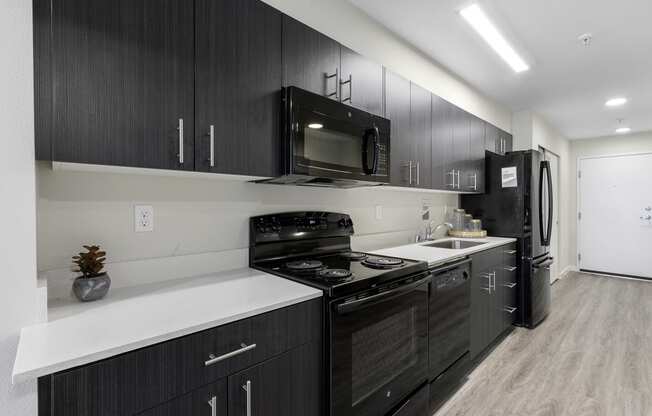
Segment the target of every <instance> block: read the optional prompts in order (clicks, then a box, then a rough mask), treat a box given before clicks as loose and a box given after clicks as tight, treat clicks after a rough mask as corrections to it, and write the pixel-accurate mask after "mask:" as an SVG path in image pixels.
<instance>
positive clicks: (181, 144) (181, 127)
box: [177, 118, 183, 165]
mask: <svg viewBox="0 0 652 416" xmlns="http://www.w3.org/2000/svg"><path fill="white" fill-rule="evenodd" d="M177 130H178V131H179V154H178V156H179V164H181V165H183V119H182V118H180V119H179V126H178V127H177Z"/></svg>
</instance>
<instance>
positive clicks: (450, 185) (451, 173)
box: [446, 170, 455, 189]
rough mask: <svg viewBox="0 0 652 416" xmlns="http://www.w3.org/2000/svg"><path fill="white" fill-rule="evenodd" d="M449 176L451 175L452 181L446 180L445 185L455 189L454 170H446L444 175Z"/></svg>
mask: <svg viewBox="0 0 652 416" xmlns="http://www.w3.org/2000/svg"><path fill="white" fill-rule="evenodd" d="M449 176H451V177H452V178H453V183H448V180H447V181H446V186H447V187H451V188H453V189H455V171H454V170H451V171H450V172H448V173H447V174H446V177H449Z"/></svg>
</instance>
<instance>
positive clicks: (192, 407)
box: [137, 379, 228, 416]
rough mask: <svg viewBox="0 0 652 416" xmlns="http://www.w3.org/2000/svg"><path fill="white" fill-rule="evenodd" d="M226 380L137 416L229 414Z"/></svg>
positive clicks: (209, 415) (207, 415)
mask: <svg viewBox="0 0 652 416" xmlns="http://www.w3.org/2000/svg"><path fill="white" fill-rule="evenodd" d="M227 400H228V398H227V383H226V379H223V380H220V381H219V382H217V383H213V384H209V385H207V386H204V387H202V388H200V389H197V390H195V391H193V392H192V393H188V394H185V395H183V396H181V397H177V398H176V399H173V400H170V401H169V402H166V403H164V404H162V405H160V406H156V407H154V408H152V409H149V410H146V411H144V412H142V413H138V415H137V416H211V415H214V414H215V415H226V414H227V413H226V412H227Z"/></svg>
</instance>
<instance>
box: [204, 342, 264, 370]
mask: <svg viewBox="0 0 652 416" xmlns="http://www.w3.org/2000/svg"><path fill="white" fill-rule="evenodd" d="M240 346H241V347H242V348H240V349H237V350H235V351H231V352H227V353H226V354H223V355H220V356H219V357H216V356H214V355H213V354H211V355H209V356H208V358H209V360H208V361H205V362H204V366H205V367H209V366H211V365H213V364H217V363H219V362H220V361H224V360H227V359H229V358H231V357H235V356H236V355H240V354H244V353H245V352H247V351H251V350H253V349H255V348H256V344H251V345H247V344H245V343H242V344H240Z"/></svg>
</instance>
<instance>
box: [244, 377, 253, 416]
mask: <svg viewBox="0 0 652 416" xmlns="http://www.w3.org/2000/svg"><path fill="white" fill-rule="evenodd" d="M242 389H243V390H244V391H246V392H247V416H251V380H247V383H246V384H244V385H243V386H242Z"/></svg>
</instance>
